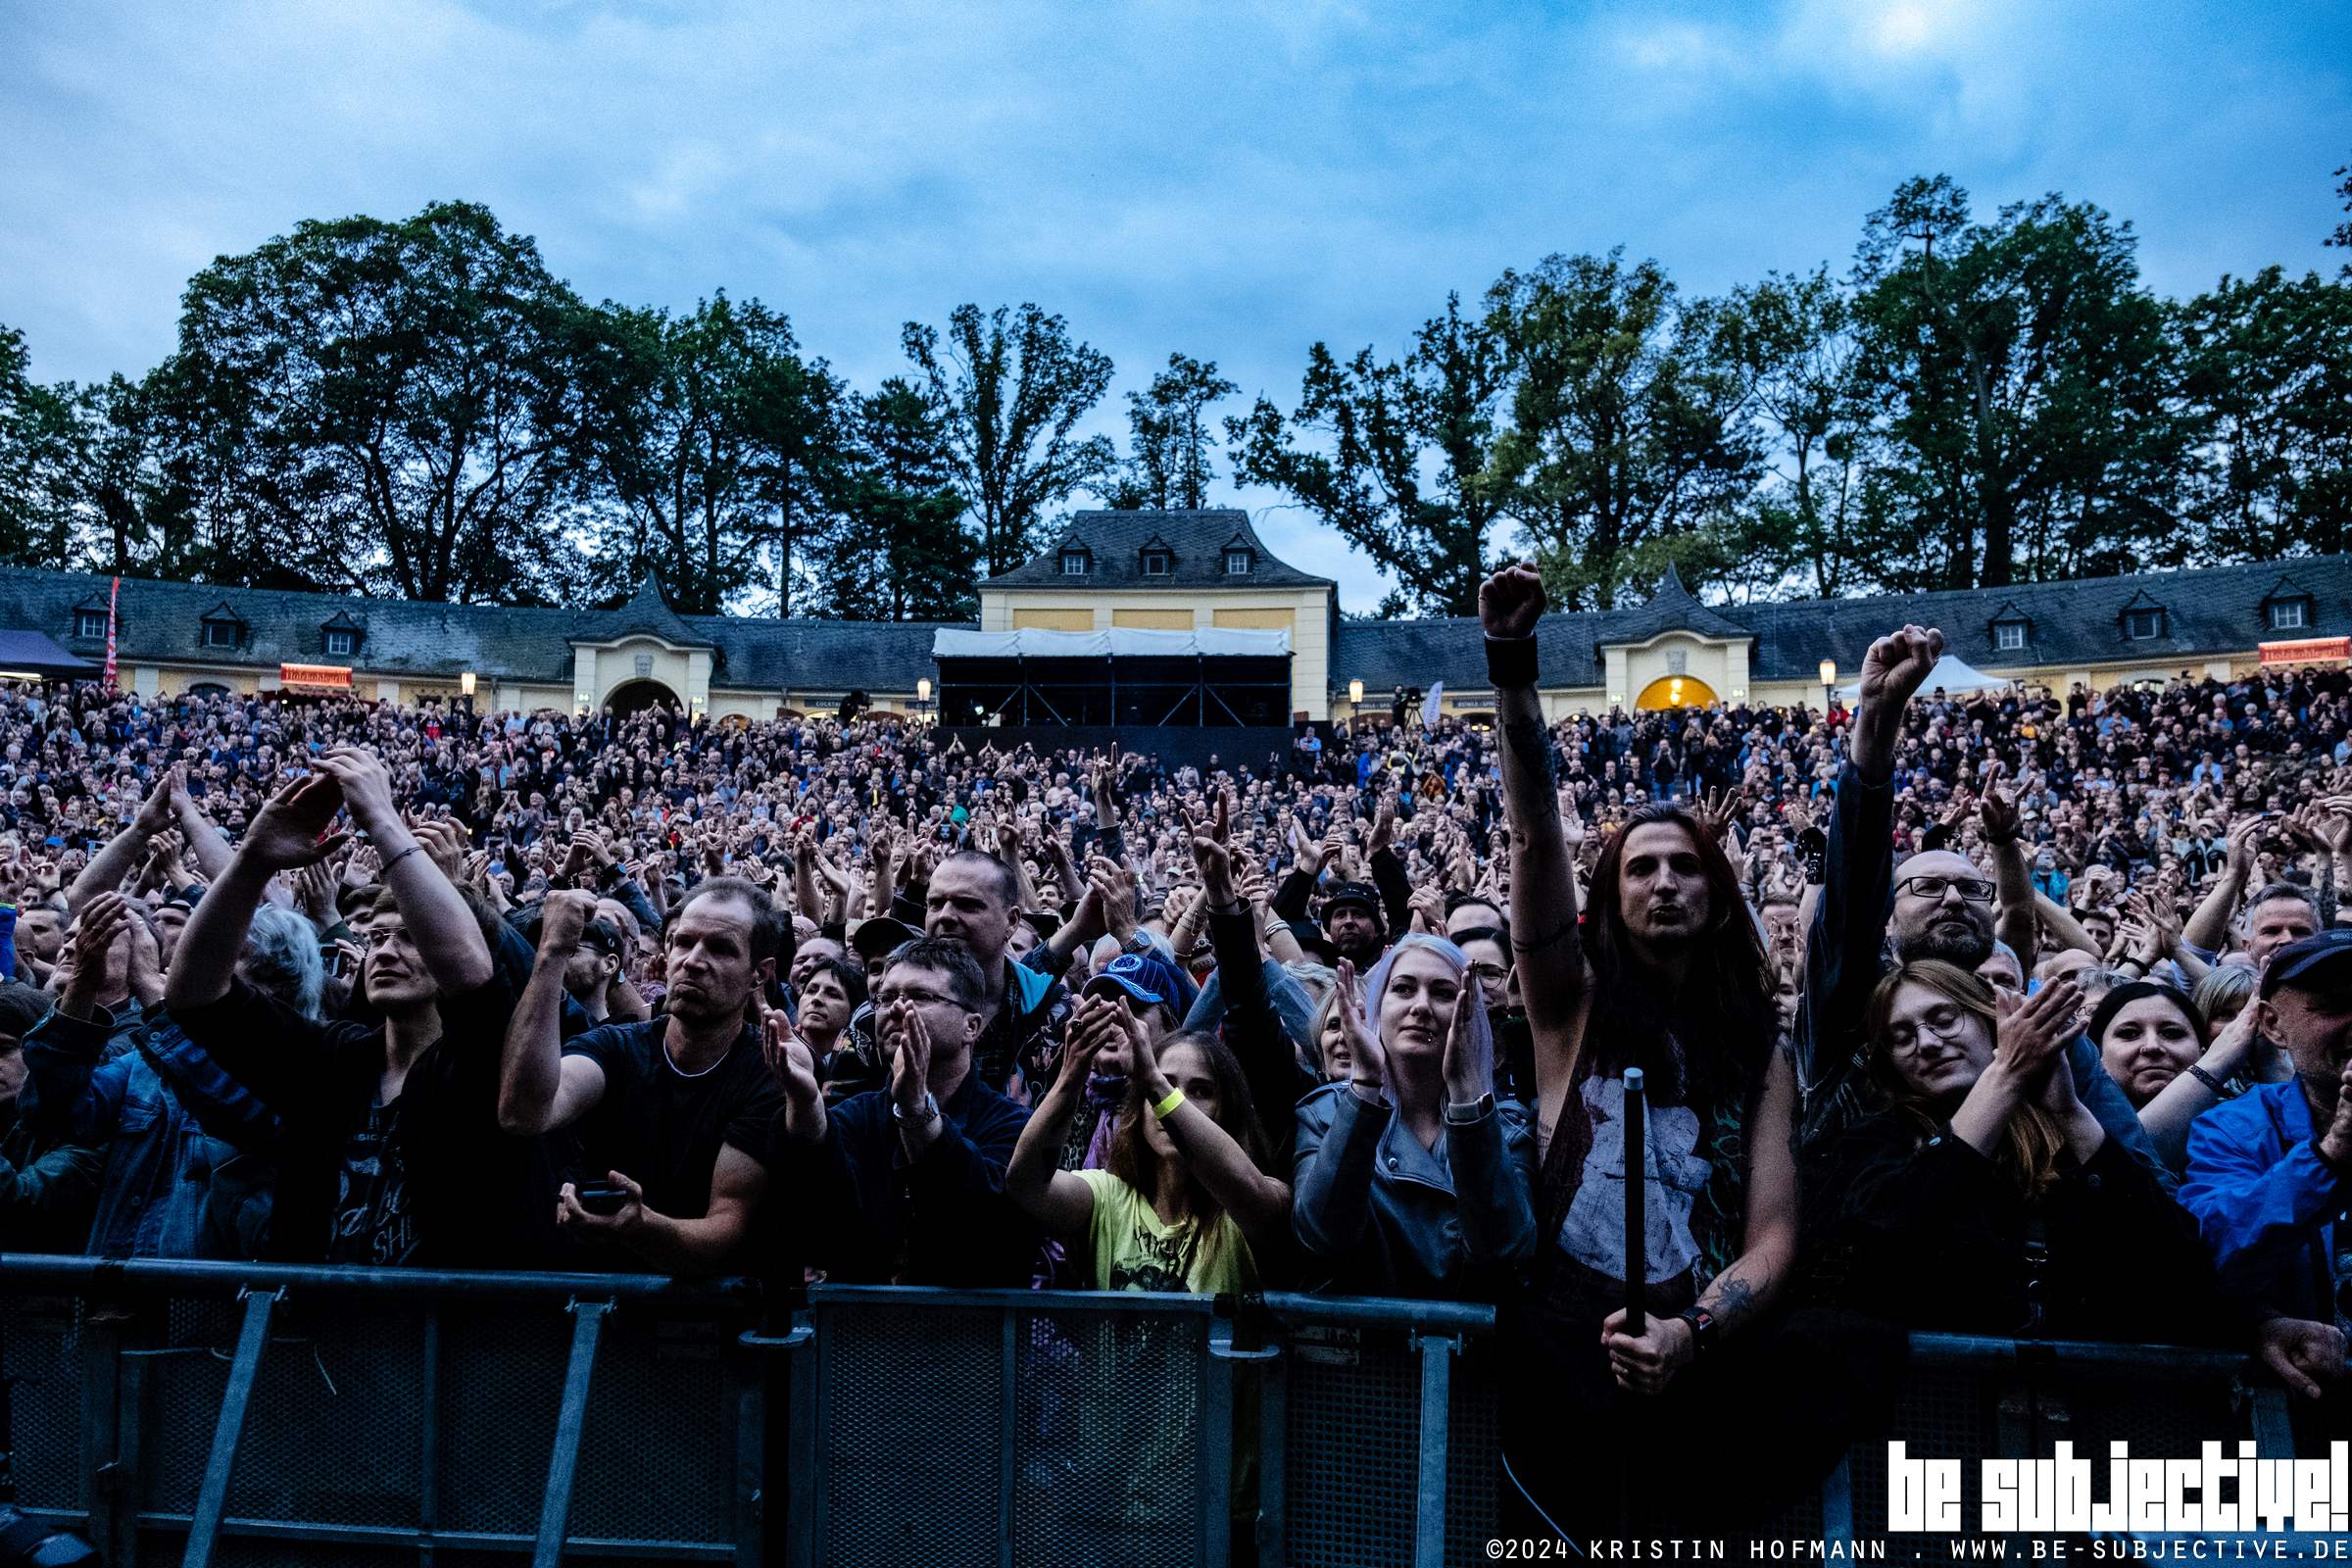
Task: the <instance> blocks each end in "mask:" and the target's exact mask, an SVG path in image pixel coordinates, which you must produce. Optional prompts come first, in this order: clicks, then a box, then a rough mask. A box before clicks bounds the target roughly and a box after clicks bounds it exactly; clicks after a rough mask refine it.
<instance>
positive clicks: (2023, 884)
mask: <svg viewBox="0 0 2352 1568" xmlns="http://www.w3.org/2000/svg"><path fill="white" fill-rule="evenodd" d="M1977 818H1978V820H1979V822H1981V823H1982V824H1983V826H1984V828H1985V849H1986V851H1987V852H1988V853H1989V854H1990V856H1991V858H1992V880H1993V885H1994V886H1995V887H1996V888H1998V889H1999V890H2000V891H1999V899H2000V905H1999V912H1998V913H1997V914H1996V915H1994V917H1993V924H1992V934H1993V935H1994V936H1996V937H1998V938H2000V939H2001V940H2002V941H2003V942H2006V943H2007V944H2009V948H2010V951H2011V952H2013V953H2015V954H2016V955H2017V961H2018V962H2019V963H2020V964H2022V965H2024V966H2025V967H2026V968H2027V969H2029V970H2031V969H2032V968H2033V967H2034V953H2035V951H2036V950H2037V949H2038V948H2039V946H2040V941H2039V936H2038V921H2037V920H2036V919H2035V917H2034V874H2033V873H2032V872H2031V871H2029V870H2027V869H2026V851H2025V846H2024V845H2023V844H2022V843H2021V842H2019V841H2020V839H2021V838H2022V837H2023V835H2022V833H2021V832H2020V830H2019V825H2018V819H2017V803H2016V802H2015V801H2012V800H2010V799H2009V798H2008V797H2007V796H2005V795H2003V794H2002V793H2001V792H2000V791H1999V790H1998V789H1996V788H1995V787H1994V786H1993V783H1992V781H1991V780H1990V779H1987V780H1985V799H1984V800H1983V801H1982V802H1980V803H1979V804H1978V807H1977Z"/></svg>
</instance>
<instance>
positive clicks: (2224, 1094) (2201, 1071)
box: [2188, 1061, 2229, 1100]
mask: <svg viewBox="0 0 2352 1568" xmlns="http://www.w3.org/2000/svg"><path fill="white" fill-rule="evenodd" d="M2188 1075H2189V1076H2190V1077H2191V1078H2194V1079H2195V1080H2196V1081H2197V1082H2199V1083H2201V1084H2203V1085H2204V1086H2205V1087H2206V1088H2208V1089H2210V1090H2212V1091H2213V1094H2214V1098H2215V1099H2217V1100H2228V1099H2229V1086H2228V1085H2226V1084H2224V1083H2223V1082H2222V1081H2221V1080H2220V1079H2219V1078H2216V1077H2215V1076H2214V1075H2213V1074H2211V1073H2209V1072H2207V1071H2206V1070H2205V1066H2204V1064H2203V1063H2202V1062H2195V1061H2192V1062H2190V1063H2189V1064H2188Z"/></svg>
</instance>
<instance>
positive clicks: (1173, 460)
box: [1111, 354, 1241, 512]
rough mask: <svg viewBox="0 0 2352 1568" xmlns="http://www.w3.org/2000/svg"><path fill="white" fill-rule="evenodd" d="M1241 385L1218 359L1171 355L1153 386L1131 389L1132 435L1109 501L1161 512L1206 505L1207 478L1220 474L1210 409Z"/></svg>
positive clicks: (1128, 418) (1129, 399) (1130, 424)
mask: <svg viewBox="0 0 2352 1568" xmlns="http://www.w3.org/2000/svg"><path fill="white" fill-rule="evenodd" d="M1240 390H1241V388H1240V387H1238V386H1236V385H1234V383H1233V382H1231V381H1228V380H1226V379H1225V378H1224V377H1223V376H1221V375H1219V374H1218V373H1217V365H1216V362H1215V361H1214V360H1211V361H1209V362H1208V363H1207V364H1205V365H1204V364H1202V363H1201V361H1199V360H1195V359H1189V358H1187V357H1186V356H1184V355H1182V354H1171V355H1169V356H1168V368H1166V369H1164V370H1162V371H1160V372H1159V374H1157V375H1155V376H1153V377H1152V385H1151V387H1150V389H1149V390H1147V391H1143V392H1130V393H1128V394H1127V427H1128V429H1129V431H1130V432H1131V433H1132V436H1133V441H1132V444H1131V446H1130V450H1129V455H1128V459H1127V463H1126V465H1125V466H1124V467H1123V469H1122V470H1121V474H1120V478H1119V481H1118V488H1117V489H1116V490H1115V491H1114V492H1113V495H1112V502H1111V504H1112V505H1113V506H1118V507H1150V508H1152V509H1154V510H1157V511H1160V512H1167V511H1170V510H1198V509H1199V508H1201V507H1202V506H1204V505H1206V503H1207V496H1208V482H1209V481H1210V480H1211V479H1214V478H1215V477H1216V476H1217V470H1216V464H1215V461H1214V459H1213V457H1212V456H1211V452H1210V449H1211V448H1212V447H1213V446H1214V445H1215V444H1216V434H1215V432H1214V431H1213V430H1212V429H1211V428H1210V426H1209V422H1208V419H1207V417H1206V415H1207V411H1208V410H1209V408H1210V407H1211V406H1213V405H1215V404H1217V403H1219V402H1222V401H1223V400H1224V399H1226V398H1229V397H1231V396H1233V395H1234V394H1235V393H1236V392H1239V391H1240Z"/></svg>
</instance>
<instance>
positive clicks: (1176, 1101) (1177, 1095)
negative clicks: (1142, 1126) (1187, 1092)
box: [1152, 1089, 1184, 1121]
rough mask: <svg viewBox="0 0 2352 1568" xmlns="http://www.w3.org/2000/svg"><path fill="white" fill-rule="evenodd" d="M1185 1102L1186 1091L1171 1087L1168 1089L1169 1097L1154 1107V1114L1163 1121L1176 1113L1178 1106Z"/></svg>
mask: <svg viewBox="0 0 2352 1568" xmlns="http://www.w3.org/2000/svg"><path fill="white" fill-rule="evenodd" d="M1183 1103H1184V1091H1183V1090H1181V1089H1171V1090H1169V1091H1168V1098H1167V1099H1165V1100H1163V1101H1161V1102H1160V1103H1158V1104H1156V1105H1153V1106H1152V1115H1154V1116H1157V1117H1158V1118H1159V1119H1160V1120H1161V1121H1166V1120H1167V1119H1168V1118H1169V1117H1170V1116H1172V1115H1174V1114H1175V1112H1176V1107H1177V1106H1178V1105H1181V1104H1183Z"/></svg>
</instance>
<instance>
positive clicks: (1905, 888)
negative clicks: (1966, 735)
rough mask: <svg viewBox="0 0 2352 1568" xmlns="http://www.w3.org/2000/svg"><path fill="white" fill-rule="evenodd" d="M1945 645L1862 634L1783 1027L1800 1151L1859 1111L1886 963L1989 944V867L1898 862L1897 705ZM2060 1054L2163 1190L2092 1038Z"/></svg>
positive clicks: (2112, 1133)
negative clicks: (1865, 1023)
mask: <svg viewBox="0 0 2352 1568" xmlns="http://www.w3.org/2000/svg"><path fill="white" fill-rule="evenodd" d="M1942 652H1943V633H1941V632H1940V631H1934V630H1930V629H1929V628H1927V627H1924V626H1905V627H1903V628H1902V629H1901V630H1900V631H1897V632H1893V633H1891V634H1889V635H1887V636H1885V637H1882V638H1880V639H1879V640H1878V641H1876V642H1874V643H1872V644H1871V645H1870V651H1869V653H1868V654H1866V655H1864V656H1863V660H1862V681H1861V696H1860V699H1859V700H1858V701H1857V703H1856V704H1855V708H1854V716H1853V727H1852V729H1851V731H1850V732H1849V739H1848V742H1847V747H1848V750H1847V754H1846V760H1845V765H1844V766H1843V767H1842V768H1841V769H1840V770H1839V773H1838V795H1837V810H1836V814H1835V815H1834V816H1833V817H1832V819H1831V824H1830V843H1829V865H1828V875H1827V881H1826V884H1825V885H1824V887H1823V888H1822V896H1821V901H1820V903H1819V904H1817V905H1816V906H1815V907H1814V910H1813V926H1812V930H1811V933H1810V934H1809V936H1808V937H1807V939H1806V943H1805V988H1804V995H1803V998H1802V1000H1801V1001H1800V1002H1799V1004H1798V1006H1797V1016H1796V1028H1795V1030H1794V1031H1793V1035H1794V1041H1795V1047H1796V1076H1797V1087H1798V1092H1799V1094H1800V1095H1801V1096H1802V1102H1801V1105H1802V1108H1801V1110H1800V1112H1799V1117H1798V1122H1797V1129H1798V1131H1797V1143H1798V1148H1799V1150H1800V1152H1817V1151H1820V1150H1822V1149H1824V1148H1826V1147H1827V1146H1828V1144H1829V1142H1830V1141H1831V1140H1833V1139H1835V1138H1836V1137H1837V1135H1838V1134H1839V1133H1841V1132H1842V1131H1844V1130H1845V1129H1846V1128H1847V1127H1850V1126H1852V1125H1853V1124H1854V1123H1855V1122H1857V1121H1858V1120H1860V1119H1861V1117H1862V1116H1863V1115H1864V1114H1865V1113H1866V1112H1867V1110H1868V1108H1869V1105H1868V1094H1869V1087H1868V1086H1869V1078H1868V1075H1867V1073H1866V1072H1865V1071H1864V1061H1865V1058H1866V1057H1867V1055H1868V1052H1869V1042H1868V1041H1867V1040H1866V1039H1865V1038H1864V1032H1863V1028H1862V1019H1863V1014H1864V1012H1865V1010H1866V1009H1867V1008H1868V1006H1869V1005H1870V996H1871V993H1872V992H1873V991H1874V990H1876V989H1877V987H1878V983H1879V977H1880V976H1881V975H1883V974H1885V973H1886V972H1887V968H1888V967H1890V966H1891V965H1892V964H1893V963H1896V962H1907V961H1909V960H1911V959H1914V958H1941V959H1943V960H1944V961H1946V962H1948V963H1953V964H1956V965H1958V966H1959V967H1960V968H1963V969H1967V970H1971V971H1974V970H1975V969H1976V968H1977V967H1978V966H1979V965H1981V964H1983V963H1984V962H1985V960H1986V959H1987V958H1989V957H1991V956H1992V954H1993V901H1994V897H1995V894H1996V893H1997V891H1998V889H1997V888H1996V886H1995V884H1994V881H1993V878H1991V877H1989V876H1987V875H1986V874H1985V872H1984V871H1983V870H1982V869H1981V868H1980V867H1979V866H1978V865H1977V863H1976V862H1975V861H1974V860H1971V859H1970V858H1968V857H1967V856H1965V855H1961V854H1959V853H1958V852H1956V851H1952V850H1928V851H1925V852H1923V853H1921V854H1918V855H1914V856H1912V857H1911V858H1909V859H1906V860H1905V861H1903V863H1902V865H1901V866H1900V867H1899V868H1898V867H1897V866H1896V865H1895V864H1894V840H1893V817H1894V794H1895V792H1894V772H1895V763H1896V760H1897V756H1896V754H1897V752H1898V751H1900V750H1903V749H1904V747H1905V746H1906V745H1911V746H1915V745H1916V744H1917V742H1916V741H1907V740H1906V736H1905V733H1904V726H1903V710H1904V707H1905V705H1906V704H1908V703H1909V702H1910V700H1911V697H1912V695H1913V694H1914V693H1916V692H1917V691H1918V690H1919V688H1920V686H1921V684H1922V683H1923V682H1925V681H1926V679H1927V678H1928V672H1929V671H1930V670H1931V669H1933V668H1935V666H1936V659H1937V658H1938V657H1939V656H1940V655H1941V654H1942ZM1985 799H1986V802H1987V807H1986V823H1987V827H1988V829H1993V831H1988V833H1987V837H1988V838H1990V839H1992V840H1994V841H1995V842H1994V853H1995V854H1996V855H2001V856H2004V857H2008V858H2014V860H2015V864H2014V865H2013V866H2005V867H2004V870H2005V871H2006V872H2007V873H2009V874H2011V875H2012V877H2013V880H2016V881H2019V882H2022V881H2024V875H2023V873H2024V870H2025V862H2024V858H2023V852H2022V851H2021V850H2020V849H2019V848H2018V846H2017V843H2016V841H2015V838H2014V836H2013V834H2012V833H2011V832H2009V831H2007V830H2008V829H2010V828H2012V827H2013V825H2014V824H2013V821H2012V820H2010V818H2012V817H2013V810H2012V809H2010V808H2009V806H2008V803H2007V802H2006V801H2005V800H2003V799H2002V798H2001V797H1999V796H1998V795H1997V794H1995V793H1994V792H1993V791H1991V790H1990V789H1987V791H1986V793H1985ZM2067 1061H2068V1063H2069V1065H2070V1066H2071V1067H2072V1068H2073V1070H2074V1074H2075V1092H2076V1094H2077V1095H2079V1096H2080V1097H2081V1099H2082V1103H2083V1104H2084V1105H2086V1106H2088V1107H2089V1109H2090V1112H2091V1114H2092V1115H2093V1116H2096V1117H2097V1118H2098V1121H2099V1125H2100V1126H2102V1127H2104V1128H2105V1129H2106V1130H2107V1136H2108V1137H2110V1138H2113V1139H2115V1140H2116V1141H2117V1142H2118V1143H2119V1144H2120V1145H2122V1146H2123V1147H2125V1148H2128V1149H2130V1150H2131V1152H2133V1153H2134V1154H2136V1155H2138V1156H2139V1158H2140V1159H2141V1160H2142V1161H2144V1162H2145V1163H2146V1164H2147V1165H2148V1167H2149V1168H2150V1169H2151V1170H2152V1171H2154V1172H2155V1173H2156V1174H2157V1176H2158V1178H2159V1179H2160V1180H2162V1181H2163V1182H2164V1184H2165V1187H2166V1190H2167V1191H2170V1190H2171V1188H2172V1185H2173V1176H2172V1173H2171V1172H2170V1170H2169V1169H2168V1168H2167V1167H2166V1166H2165V1164H2164V1162H2163V1161H2162V1160H2160V1159H2159V1158H2157V1156H2156V1152H2155V1150H2154V1149H2153V1148H2152V1147H2151V1146H2150V1145H2149V1143H2148V1138H2147V1134H2146V1133H2145V1132H2143V1131H2142V1130H2141V1128H2140V1125H2139V1117H2138V1116H2137V1115H2136V1114H2135V1113H2134V1112H2133V1110H2132V1108H2131V1102H2130V1101H2129V1100H2126V1099H2125V1098H2124V1094H2123V1091H2122V1090H2120V1089H2118V1088H2116V1086H2115V1084H2114V1082H2113V1080H2111V1079H2109V1078H2108V1076H2107V1073H2106V1069H2105V1068H2103V1067H2101V1066H2100V1064H2099V1053H2098V1050H2097V1048H2096V1047H2094V1046H2093V1045H2091V1043H2090V1042H2089V1040H2087V1039H2085V1038H2083V1037H2082V1036H2077V1037H2076V1039H2075V1041H2074V1044H2073V1045H2072V1046H2070V1047H2069V1048H2068V1052H2067Z"/></svg>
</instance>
